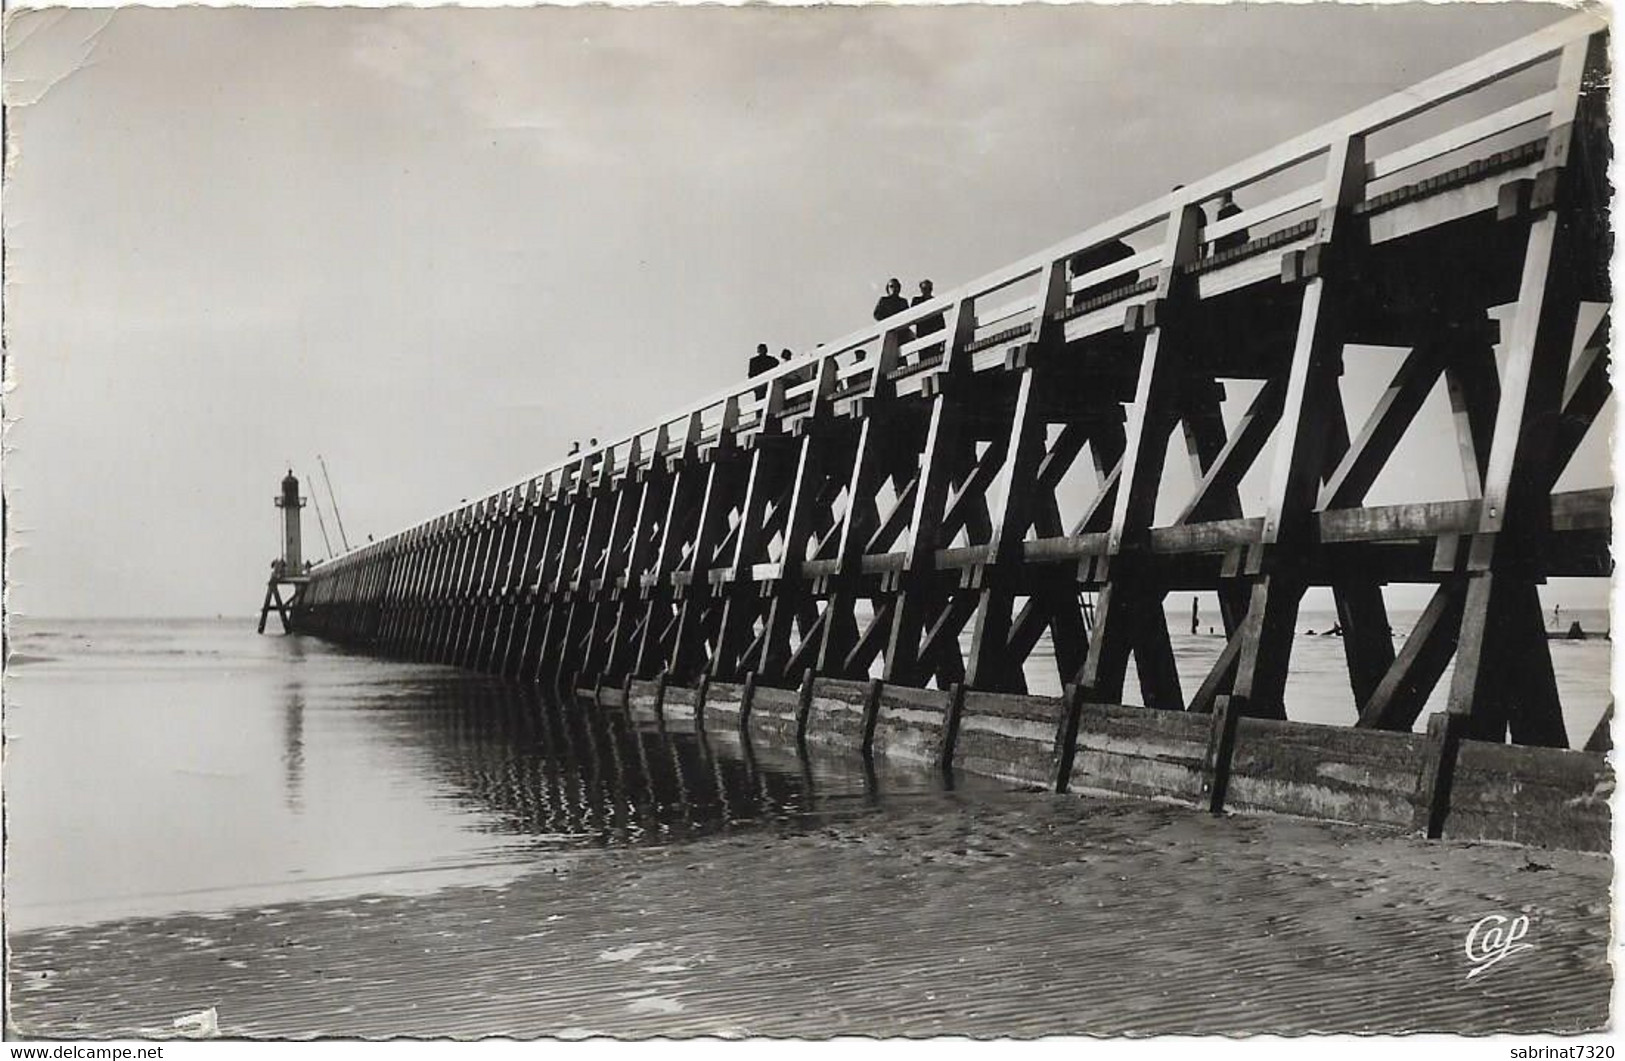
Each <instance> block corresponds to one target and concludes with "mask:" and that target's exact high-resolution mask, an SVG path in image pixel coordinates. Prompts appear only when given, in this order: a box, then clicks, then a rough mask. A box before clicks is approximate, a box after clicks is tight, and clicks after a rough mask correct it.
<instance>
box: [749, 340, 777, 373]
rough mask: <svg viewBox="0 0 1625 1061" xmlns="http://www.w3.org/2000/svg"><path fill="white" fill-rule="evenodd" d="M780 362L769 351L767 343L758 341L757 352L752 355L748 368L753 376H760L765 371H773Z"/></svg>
mask: <svg viewBox="0 0 1625 1061" xmlns="http://www.w3.org/2000/svg"><path fill="white" fill-rule="evenodd" d="M778 364H779V363H778V362H777V361H775V360H774V359H773V355H772V354H770V353H768V352H767V344H766V343H757V344H756V353H755V354H753V355H752V356H751V359H750V365H749V366H748V369H749V372H750V374H751V375H752V376H760V375H761V374H762V373H764V372H772V371H773V370H774V369H775V368H777V367H778Z"/></svg>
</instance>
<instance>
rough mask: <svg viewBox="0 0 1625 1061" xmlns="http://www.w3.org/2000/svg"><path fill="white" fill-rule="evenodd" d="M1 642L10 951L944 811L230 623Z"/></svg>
mask: <svg viewBox="0 0 1625 1061" xmlns="http://www.w3.org/2000/svg"><path fill="white" fill-rule="evenodd" d="M15 645H16V655H15V656H14V657H13V663H14V665H15V669H14V670H13V672H12V676H11V679H10V683H9V685H8V690H7V693H8V700H7V707H6V719H5V729H6V740H7V747H6V764H5V765H6V770H5V778H4V785H5V800H6V807H7V815H8V821H7V826H8V829H7V833H8V850H7V859H6V900H7V914H8V917H7V922H8V925H9V927H10V928H11V929H14V930H16V929H27V928H34V927H41V926H54V925H69V924H84V923H90V922H96V921H101V920H107V919H110V918H117V917H125V916H133V915H162V914H168V913H176V912H181V911H192V912H198V911H203V912H207V911H218V910H225V909H229V908H232V907H237V906H244V905H249V904H254V903H264V902H284V901H296V900H303V899H314V898H333V897H341V896H345V895H358V894H363V893H374V892H387V893H394V894H403V893H407V894H409V893H414V892H422V891H428V890H433V889H437V888H441V887H446V886H450V885H457V884H491V883H498V882H500V881H502V880H504V879H507V878H510V877H512V876H515V875H517V874H519V873H522V872H524V871H526V870H528V869H532V868H534V867H535V866H537V865H538V864H539V863H543V862H546V861H547V860H548V859H550V858H558V857H562V856H565V855H567V854H568V853H570V852H572V851H577V850H580V849H583V848H592V847H597V846H603V845H624V844H650V843H666V842H672V841H677V840H681V839H683V838H687V837H694V836H700V835H706V834H709V833H712V832H716V831H718V830H723V829H749V828H752V827H754V826H756V825H758V824H760V823H783V822H794V821H801V820H804V819H807V818H818V819H825V818H828V817H831V816H840V815H842V814H847V813H859V812H861V811H862V810H863V809H864V808H865V807H867V806H870V805H872V804H873V803H874V802H876V801H877V800H878V799H879V798H880V793H882V792H883V793H884V794H885V798H886V799H887V800H888V801H897V800H903V799H910V798H921V799H931V798H939V797H940V795H941V782H940V781H939V780H938V779H937V778H936V777H935V776H934V775H932V774H930V773H929V772H926V771H920V770H908V769H895V768H891V767H887V766H884V765H883V766H882V767H881V773H880V775H879V776H875V775H874V774H873V773H869V774H866V773H865V772H864V770H863V769H862V768H861V766H860V765H858V764H852V763H847V764H842V763H821V764H819V768H818V769H817V770H816V771H815V770H813V769H811V768H810V767H809V765H808V764H803V763H801V762H799V761H798V760H797V759H795V757H794V756H787V755H784V754H783V753H782V752H777V753H776V752H774V751H772V750H769V749H760V750H753V749H751V748H749V747H741V746H740V745H739V744H738V743H737V742H728V743H725V742H720V741H717V740H715V739H713V740H711V741H709V742H706V741H702V740H701V739H700V738H699V737H698V736H696V735H695V734H693V733H692V732H689V733H680V732H666V731H664V730H662V729H660V728H659V727H658V726H657V725H656V723H655V721H654V720H653V719H646V720H634V719H631V718H629V717H628V716H627V715H626V714H625V713H624V712H618V711H599V712H564V711H560V710H559V709H558V708H557V707H555V706H554V705H552V704H550V703H548V702H547V701H546V700H545V699H543V698H542V697H541V695H540V694H539V692H537V691H536V690H534V689H531V688H528V687H522V686H517V685H513V684H507V683H501V682H496V681H492V680H489V679H486V678H482V677H479V676H475V675H470V674H465V673H462V672H459V671H455V670H452V669H450V668H445V667H437V666H427V665H416V664H404V663H398V662H390V661H384V660H377V659H371V658H368V657H365V656H359V655H354V654H350V653H346V652H344V651H342V650H340V649H337V648H335V647H333V646H331V645H326V644H324V643H322V642H320V641H316V640H314V639H310V638H302V637H280V636H266V637H257V636H256V635H255V634H254V632H253V628H252V627H251V626H244V625H243V624H241V623H240V622H211V621H202V622H164V623H125V622H96V623H61V624H53V625H51V626H48V627H47V626H40V627H34V628H32V629H31V628H29V627H26V626H25V627H23V629H22V630H21V631H20V636H18V637H17V639H16V642H15ZM18 664H20V665H18ZM969 783H970V784H971V785H972V786H974V785H975V783H976V782H975V781H974V779H971V780H970V781H969ZM961 787H962V788H963V787H964V782H962V783H961Z"/></svg>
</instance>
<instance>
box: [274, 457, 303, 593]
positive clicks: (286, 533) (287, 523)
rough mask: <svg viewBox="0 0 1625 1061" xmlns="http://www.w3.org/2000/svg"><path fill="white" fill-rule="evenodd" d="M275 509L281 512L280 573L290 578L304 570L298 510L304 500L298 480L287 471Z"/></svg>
mask: <svg viewBox="0 0 1625 1061" xmlns="http://www.w3.org/2000/svg"><path fill="white" fill-rule="evenodd" d="M276 507H277V508H280V509H281V510H282V571H283V573H284V574H285V575H287V576H289V577H292V576H294V575H298V574H300V573H301V572H302V571H303V570H304V556H303V554H302V553H301V550H300V542H301V541H302V540H303V539H301V538H300V535H299V510H300V509H302V508H304V507H305V499H304V498H302V497H300V496H299V479H298V477H297V476H295V475H294V474H293V469H292V468H289V469H288V474H287V475H285V476H283V477H282V493H281V495H279V496H278V497H277V499H276Z"/></svg>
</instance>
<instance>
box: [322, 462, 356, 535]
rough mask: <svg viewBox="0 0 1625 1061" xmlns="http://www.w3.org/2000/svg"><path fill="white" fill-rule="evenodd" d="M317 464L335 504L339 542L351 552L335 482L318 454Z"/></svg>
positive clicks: (335, 520) (330, 498)
mask: <svg viewBox="0 0 1625 1061" xmlns="http://www.w3.org/2000/svg"><path fill="white" fill-rule="evenodd" d="M316 463H317V464H320V465H321V466H322V481H323V482H325V483H326V484H327V497H328V500H329V501H331V502H333V521H334V522H335V523H337V524H338V525H339V541H341V542H343V543H344V551H345V552H349V551H350V536H349V535H348V534H345V533H344V517H343V516H342V515H340V514H339V498H338V495H337V494H335V493H334V492H333V480H332V479H331V478H329V477H328V474H327V461H325V460H323V459H322V455H321V454H320V453H318V454H316Z"/></svg>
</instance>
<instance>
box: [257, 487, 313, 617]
mask: <svg viewBox="0 0 1625 1061" xmlns="http://www.w3.org/2000/svg"><path fill="white" fill-rule="evenodd" d="M276 507H277V508H280V509H281V510H282V555H281V556H279V557H277V558H276V559H275V560H272V561H271V577H270V579H269V580H268V581H267V582H266V583H265V601H264V603H262V604H261V605H260V633H262V634H263V633H265V618H266V616H268V615H270V614H271V609H272V608H275V609H276V613H277V616H278V617H279V618H280V619H281V620H282V632H283V633H288V632H289V631H290V629H291V622H290V616H289V613H290V611H291V610H292V609H293V608H294V607H296V606H297V605H298V603H299V591H300V590H301V589H302V588H303V587H304V584H305V581H306V579H307V576H306V575H305V558H304V553H303V550H301V549H300V536H299V510H300V509H302V508H304V507H305V499H304V498H302V497H300V496H299V479H298V477H297V476H295V475H294V474H293V469H292V468H289V469H288V474H287V475H284V476H283V477H282V492H281V493H280V494H278V495H277V496H276ZM283 586H288V587H290V588H291V589H292V590H293V598H292V599H291V600H283V598H282V587H283Z"/></svg>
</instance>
